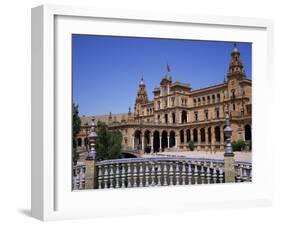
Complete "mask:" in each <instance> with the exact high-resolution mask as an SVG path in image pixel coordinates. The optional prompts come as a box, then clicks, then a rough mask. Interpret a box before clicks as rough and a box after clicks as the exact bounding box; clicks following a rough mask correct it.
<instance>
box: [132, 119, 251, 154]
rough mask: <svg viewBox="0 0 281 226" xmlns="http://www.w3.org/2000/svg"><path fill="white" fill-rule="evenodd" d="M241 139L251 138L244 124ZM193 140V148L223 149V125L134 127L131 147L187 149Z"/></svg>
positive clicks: (151, 150)
mask: <svg viewBox="0 0 281 226" xmlns="http://www.w3.org/2000/svg"><path fill="white" fill-rule="evenodd" d="M243 140H251V126H250V125H248V124H247V125H245V126H244V134H243ZM190 141H193V143H194V149H195V150H205V151H212V150H223V149H224V141H225V136H224V126H218V125H217V126H208V127H195V128H187V129H186V128H181V129H142V130H141V129H136V130H135V131H134V133H133V137H132V143H131V148H132V149H133V150H142V151H143V152H147V153H153V152H159V151H164V150H167V149H187V150H188V149H189V143H190Z"/></svg>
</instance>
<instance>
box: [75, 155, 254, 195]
mask: <svg viewBox="0 0 281 226" xmlns="http://www.w3.org/2000/svg"><path fill="white" fill-rule="evenodd" d="M128 153H130V152H128ZM133 154H135V152H133ZM93 164H94V163H93V162H91V166H93ZM87 168H88V166H87V165H86V164H83V163H81V164H80V165H77V166H75V168H74V176H73V189H74V190H76V189H93V188H94V189H117V188H131V187H151V186H176V185H189V184H215V183H224V182H225V172H224V161H223V160H214V159H206V158H188V157H175V156H171V157H160V156H155V157H143V158H142V157H137V158H124V159H113V160H104V161H99V162H95V164H94V168H95V172H96V173H92V175H95V176H90V177H89V176H87ZM90 168H91V169H93V167H89V169H90ZM87 178H88V179H89V178H90V180H91V183H90V184H92V187H89V186H87ZM251 181H252V164H251V163H250V162H243V161H235V182H251Z"/></svg>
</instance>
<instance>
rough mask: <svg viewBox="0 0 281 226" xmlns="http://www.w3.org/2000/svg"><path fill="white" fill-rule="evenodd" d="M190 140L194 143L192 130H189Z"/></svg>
mask: <svg viewBox="0 0 281 226" xmlns="http://www.w3.org/2000/svg"><path fill="white" fill-rule="evenodd" d="M190 140H192V141H193V142H194V137H193V129H190Z"/></svg>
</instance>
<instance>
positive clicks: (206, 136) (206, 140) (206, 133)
mask: <svg viewBox="0 0 281 226" xmlns="http://www.w3.org/2000/svg"><path fill="white" fill-rule="evenodd" d="M205 143H206V144H209V134H208V128H205Z"/></svg>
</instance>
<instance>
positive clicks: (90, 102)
mask: <svg viewBox="0 0 281 226" xmlns="http://www.w3.org/2000/svg"><path fill="white" fill-rule="evenodd" d="M237 47H238V49H239V51H240V53H241V59H242V62H243V63H244V67H245V71H246V75H247V77H248V78H249V79H252V68H251V65H252V57H251V55H252V45H251V44H250V43H237ZM232 49H233V43H232V42H214V41H192V40H174V39H154V38H130V37H113V36H95V35H72V69H73V73H72V76H73V80H72V81H73V101H74V102H75V103H76V104H78V105H79V112H80V115H103V114H108V113H109V112H112V113H125V112H128V108H129V106H131V108H132V109H133V107H134V103H135V98H136V94H137V90H138V84H139V81H140V79H141V77H142V76H143V78H144V81H145V84H146V89H147V92H148V96H149V99H150V100H151V99H152V98H153V94H152V91H153V89H154V88H155V87H157V86H159V83H160V81H161V79H162V78H163V77H164V76H165V75H166V74H167V72H166V65H167V64H169V66H170V68H171V72H170V75H171V76H172V79H173V81H176V80H178V81H180V82H184V83H190V84H191V86H192V88H193V89H197V88H201V87H205V86H210V85H215V84H219V83H222V82H223V80H224V77H225V76H226V73H227V69H228V65H229V62H230V54H231V52H232Z"/></svg>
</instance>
